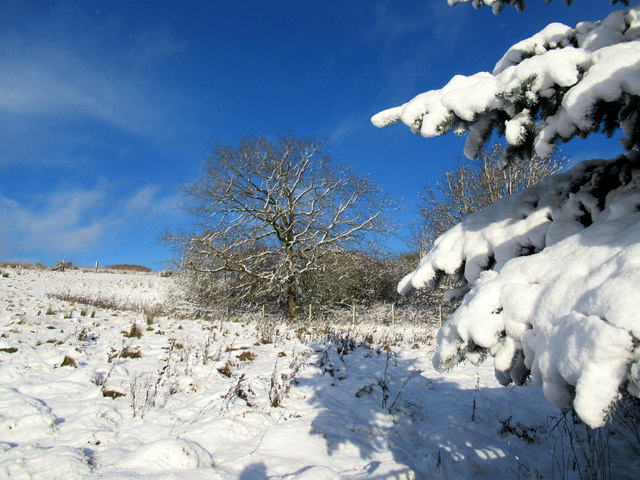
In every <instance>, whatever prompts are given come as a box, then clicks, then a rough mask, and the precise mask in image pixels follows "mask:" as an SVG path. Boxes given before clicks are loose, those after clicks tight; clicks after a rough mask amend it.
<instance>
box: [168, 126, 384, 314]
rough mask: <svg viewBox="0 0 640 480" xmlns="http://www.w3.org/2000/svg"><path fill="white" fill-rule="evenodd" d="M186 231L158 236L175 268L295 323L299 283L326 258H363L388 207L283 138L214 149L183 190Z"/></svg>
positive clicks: (312, 146)
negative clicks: (226, 281)
mask: <svg viewBox="0 0 640 480" xmlns="http://www.w3.org/2000/svg"><path fill="white" fill-rule="evenodd" d="M184 191H185V194H186V201H185V203H184V205H183V207H184V208H185V209H186V210H187V211H189V212H190V213H192V214H193V215H195V217H196V218H197V219H198V221H197V224H196V226H195V229H194V231H193V232H192V233H191V234H189V235H183V236H181V237H179V236H175V235H168V236H165V239H166V240H169V241H171V242H173V243H174V244H176V245H178V246H179V248H180V249H181V253H182V257H183V266H184V268H186V269H189V270H191V271H195V272H198V273H206V274H209V275H211V276H213V277H217V278H219V277H227V278H233V280H234V281H235V285H236V289H235V291H236V293H235V294H236V295H237V296H238V297H242V296H243V295H248V294H249V293H250V292H254V293H255V292H256V291H261V292H263V293H265V294H273V295H275V296H277V297H278V298H279V299H280V300H282V301H284V302H285V303H286V308H287V312H288V315H289V316H290V317H294V316H295V315H296V313H297V308H298V302H299V297H300V293H301V292H300V288H303V287H302V282H301V280H302V278H303V276H305V274H308V273H309V272H311V271H313V270H315V269H318V268H320V265H321V263H322V266H323V268H327V267H326V265H327V264H326V262H320V260H321V259H323V257H325V256H327V254H328V253H329V252H335V251H340V250H347V249H357V248H370V247H371V246H374V245H376V244H377V240H378V239H379V238H378V237H379V235H381V234H385V233H388V231H389V229H388V222H387V219H386V215H385V214H386V212H388V211H389V210H391V209H393V208H394V207H393V202H392V201H391V200H390V199H389V198H388V197H387V196H386V195H385V194H384V192H383V190H382V188H381V187H380V186H379V185H377V184H375V183H374V182H373V181H371V180H370V179H369V178H367V177H363V176H360V175H357V174H355V173H353V172H352V171H351V170H349V169H348V168H347V167H346V166H344V165H342V164H339V163H336V162H334V161H332V160H331V158H330V156H329V155H328V153H327V152H326V150H325V148H324V144H323V142H319V141H317V140H314V139H301V138H297V137H295V136H293V135H286V136H282V137H280V138H278V139H277V140H274V141H272V140H270V139H267V138H265V137H257V138H256V137H245V138H243V139H242V140H241V141H240V142H239V144H238V145H237V146H230V145H222V144H214V145H213V146H212V147H211V152H210V155H209V156H208V157H207V158H206V159H205V162H204V165H203V175H202V178H201V179H200V180H199V181H197V182H194V183H193V184H191V185H188V186H187V187H185V189H184Z"/></svg>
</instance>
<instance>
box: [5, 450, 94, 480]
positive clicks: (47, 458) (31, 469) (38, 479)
mask: <svg viewBox="0 0 640 480" xmlns="http://www.w3.org/2000/svg"><path fill="white" fill-rule="evenodd" d="M7 445H8V444H2V443H0V450H2V451H0V477H2V478H11V479H14V480H51V479H56V478H60V479H61V478H64V479H65V480H85V479H86V478H89V476H90V474H91V462H92V460H91V457H88V456H87V455H86V454H85V452H84V451H83V450H81V449H79V448H71V447H48V448H44V447H38V446H34V445H21V446H18V447H13V448H8V447H7ZM5 447H7V448H5Z"/></svg>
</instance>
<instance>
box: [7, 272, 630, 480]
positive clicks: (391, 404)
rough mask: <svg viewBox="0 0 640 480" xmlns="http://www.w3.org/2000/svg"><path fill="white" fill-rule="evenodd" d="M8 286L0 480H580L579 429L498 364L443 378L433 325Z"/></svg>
mask: <svg viewBox="0 0 640 480" xmlns="http://www.w3.org/2000/svg"><path fill="white" fill-rule="evenodd" d="M5 271H6V273H7V274H8V276H7V277H0V478H11V479H14V478H16V479H23V478H24V479H47V480H48V479H57V478H60V479H76V478H77V479H84V478H99V479H145V478H148V479H158V478H160V479H178V478H179V479H205V478H206V479H212V478H220V479H242V480H250V479H264V478H271V479H294V478H295V479H339V478H346V479H365V478H366V479H390V478H391V479H401V478H404V479H413V478H456V479H467V478H468V479H476V478H484V477H486V478H518V477H519V478H542V476H544V478H554V476H555V477H556V478H580V475H581V474H582V472H581V471H580V470H579V468H578V467H576V468H578V469H573V466H572V465H573V463H572V460H571V455H570V453H571V452H570V451H569V450H568V449H569V440H568V437H567V436H566V432H565V431H564V430H563V428H561V427H559V426H558V425H567V428H569V427H571V428H576V429H578V430H579V429H580V428H583V427H582V426H580V425H577V426H576V425H574V424H573V421H571V420H567V418H568V417H567V416H566V415H565V416H563V415H562V414H561V412H560V411H559V410H557V409H556V408H554V407H552V406H551V405H550V404H548V403H547V402H546V401H545V399H544V396H543V393H542V390H541V389H540V388H539V387H537V386H527V387H507V388H503V387H499V386H498V384H497V382H496V380H495V379H494V375H493V367H492V365H489V364H482V365H480V366H477V367H476V366H468V367H461V368H459V369H457V370H456V371H454V372H452V373H448V374H441V373H438V372H436V371H435V370H434V369H433V367H432V366H431V356H432V354H433V351H434V348H435V346H434V342H433V340H429V338H430V337H431V338H432V337H433V334H434V332H433V331H432V329H431V327H429V328H428V329H427V327H424V328H422V329H420V327H419V326H416V325H410V326H409V327H407V329H406V330H407V331H406V332H403V331H402V330H403V326H402V325H397V326H395V327H394V326H389V327H385V326H383V325H380V324H379V325H376V326H375V328H374V327H373V326H371V325H368V326H367V325H345V326H343V327H342V328H340V329H338V328H335V327H333V326H327V325H325V326H320V325H313V324H311V325H304V324H296V325H286V324H282V323H275V322H271V323H268V324H258V323H256V322H249V321H242V319H239V320H238V321H226V320H215V321H205V320H190V319H185V318H179V319H176V318H173V317H171V316H164V315H163V314H162V313H161V312H162V310H161V308H160V307H162V306H166V305H167V304H168V303H171V302H172V301H171V300H170V297H167V295H168V293H169V292H173V291H175V285H174V284H173V282H174V279H167V278H160V277H158V276H154V275H143V274H135V275H134V274H96V273H89V272H84V273H83V272H81V271H67V272H45V271H37V270H22V271H18V270H13V269H5ZM60 292H63V293H67V294H70V297H73V296H80V295H82V296H83V298H89V297H92V298H97V299H104V298H110V299H112V300H113V301H114V302H115V303H120V304H123V305H124V304H126V305H145V306H146V307H153V309H152V310H153V311H154V312H155V313H154V314H153V315H151V314H144V313H142V311H127V310H106V309H102V308H96V307H93V306H87V305H81V304H77V303H76V304H73V303H71V302H68V301H62V300H58V299H57V298H55V297H51V296H47V294H51V293H54V294H60ZM134 326H136V328H134ZM427 330H429V332H428V333H427ZM63 364H65V366H63ZM105 395H107V396H105ZM563 422H564V423H563ZM576 438H577V439H585V438H586V436H585V430H584V429H583V430H579V433H578V436H577V437H576ZM585 441H586V440H585ZM609 448H612V449H613V450H612V452H613V453H612V454H611V455H610V456H611V459H612V460H611V465H610V468H611V470H612V471H613V472H615V473H616V475H615V478H636V476H637V472H638V471H639V470H638V462H637V461H635V460H633V458H636V459H637V458H638V455H637V453H638V452H637V451H636V452H635V454H634V453H633V452H634V451H633V450H630V449H631V447H630V446H629V445H628V444H627V443H626V442H625V441H624V440H623V438H621V437H612V438H611V440H610V442H609ZM554 452H556V453H554ZM630 455H631V457H630ZM633 455H635V456H633ZM629 458H632V460H629ZM578 464H579V465H584V462H582V463H580V462H578ZM580 468H581V467H580ZM560 474H562V475H560Z"/></svg>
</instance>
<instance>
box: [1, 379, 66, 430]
mask: <svg viewBox="0 0 640 480" xmlns="http://www.w3.org/2000/svg"><path fill="white" fill-rule="evenodd" d="M56 420H57V419H56V417H55V415H53V414H52V413H51V411H50V410H49V408H48V407H47V406H46V405H45V404H44V403H42V402H41V401H40V400H38V399H35V398H32V397H30V396H28V395H23V394H21V393H20V392H18V391H17V390H15V389H13V388H6V387H0V434H1V436H2V439H3V440H5V441H10V442H29V441H34V440H36V441H37V440H39V439H43V438H47V437H49V436H50V435H52V434H53V433H54V432H55V425H56Z"/></svg>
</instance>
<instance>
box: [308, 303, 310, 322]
mask: <svg viewBox="0 0 640 480" xmlns="http://www.w3.org/2000/svg"><path fill="white" fill-rule="evenodd" d="M308 319H309V321H311V304H309V316H308Z"/></svg>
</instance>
